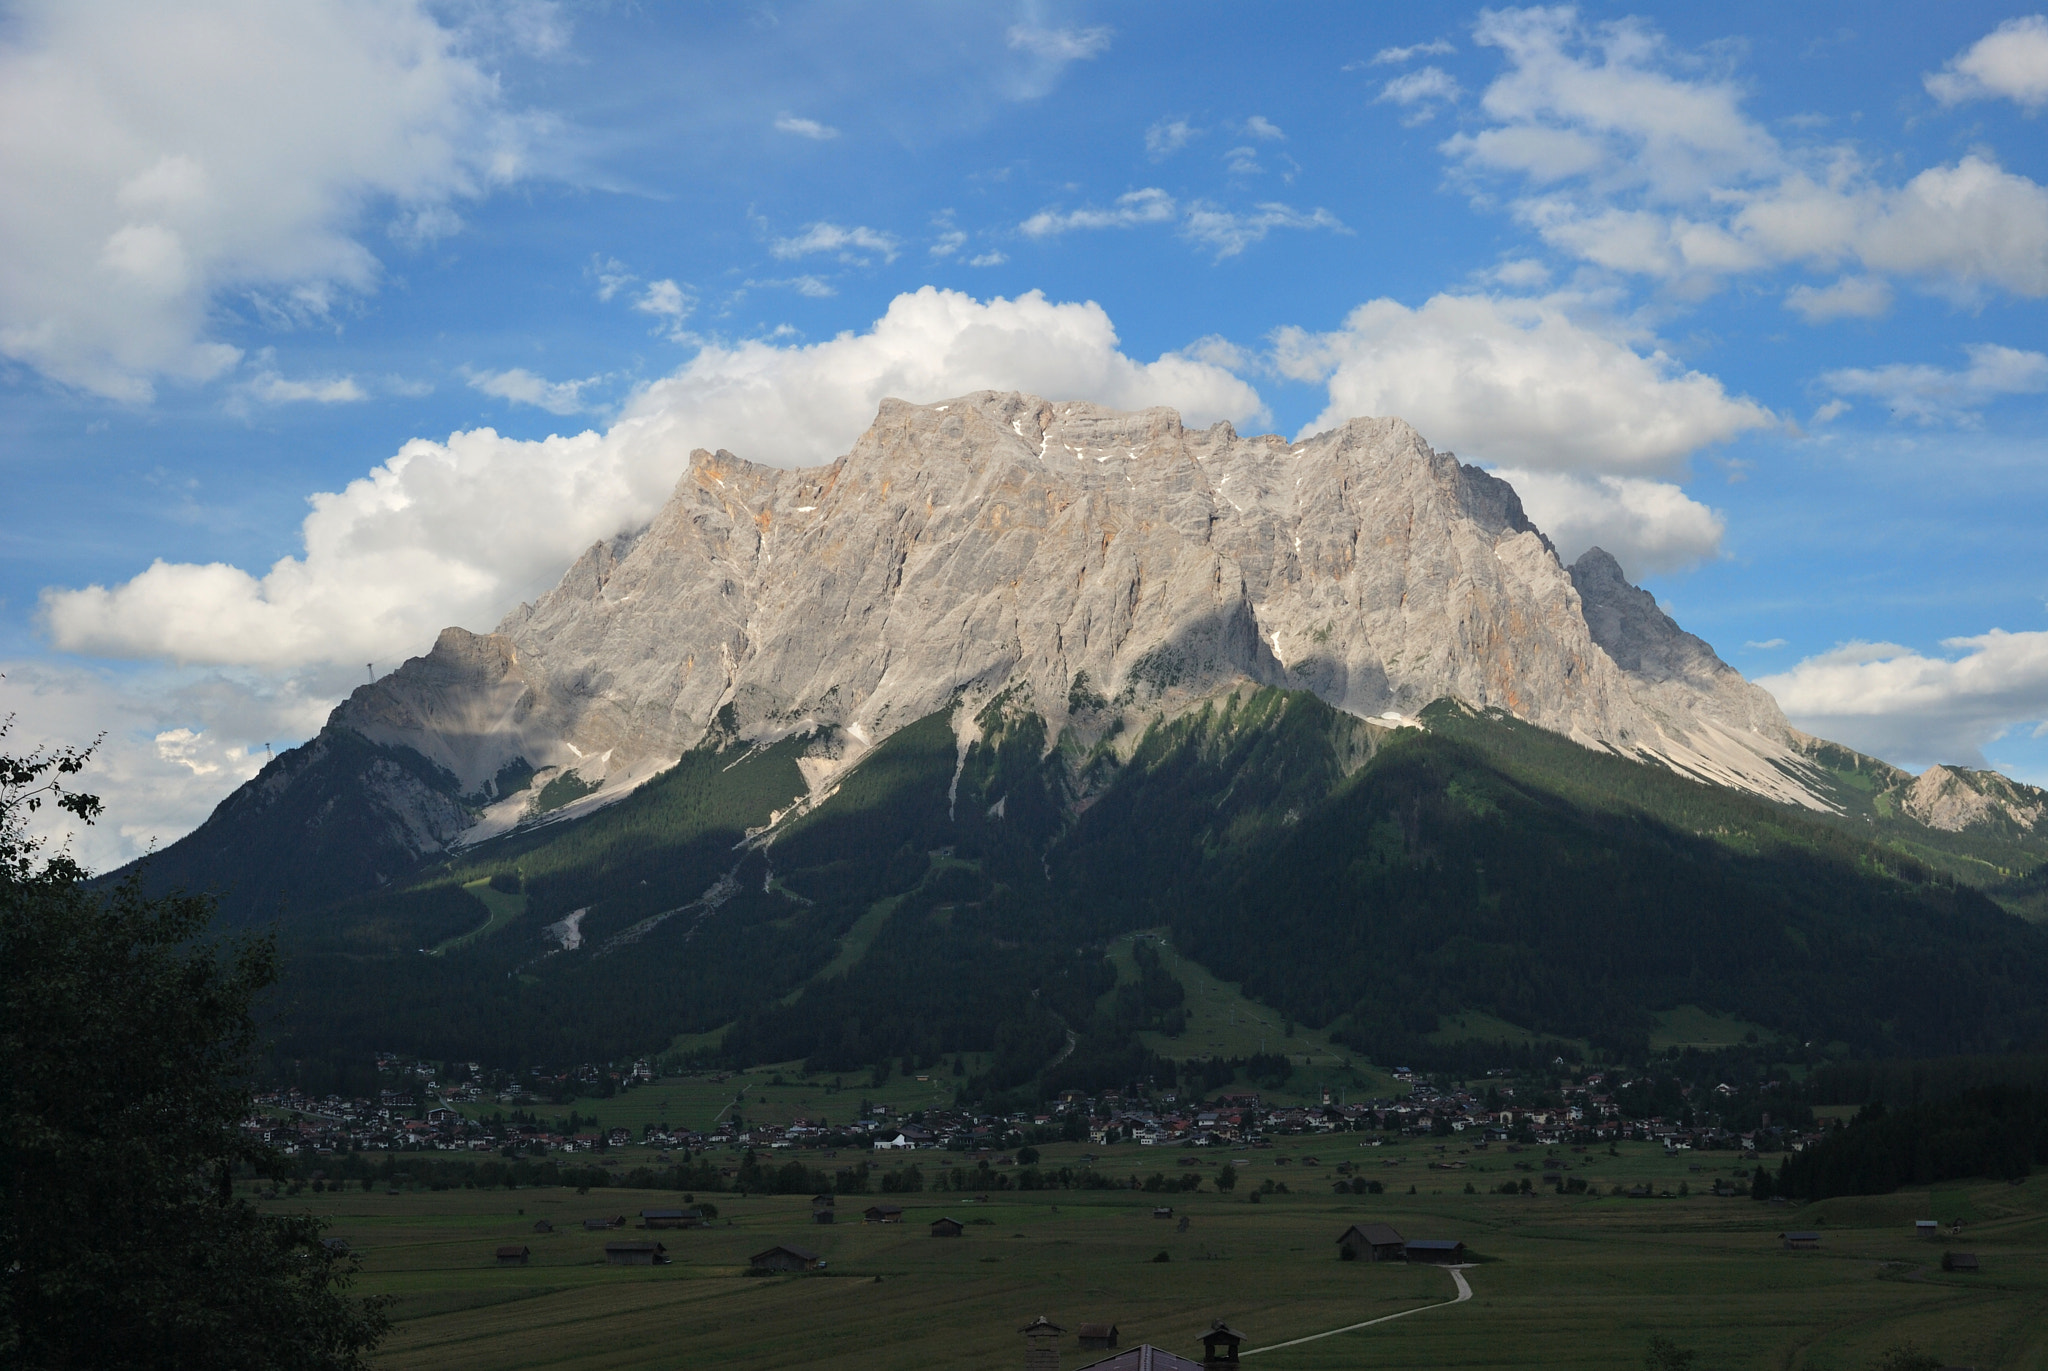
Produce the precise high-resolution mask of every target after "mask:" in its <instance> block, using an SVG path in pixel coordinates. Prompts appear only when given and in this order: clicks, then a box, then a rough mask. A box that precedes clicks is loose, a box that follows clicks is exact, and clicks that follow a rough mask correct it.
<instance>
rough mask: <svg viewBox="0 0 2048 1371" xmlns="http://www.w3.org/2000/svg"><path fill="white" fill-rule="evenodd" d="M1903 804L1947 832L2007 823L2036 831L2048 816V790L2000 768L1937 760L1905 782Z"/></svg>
mask: <svg viewBox="0 0 2048 1371" xmlns="http://www.w3.org/2000/svg"><path fill="white" fill-rule="evenodd" d="M1899 808H1900V809H1902V810H1904V811H1905V812H1906V813H1907V814H1908V815H1910V816H1911V817H1913V818H1915V819H1918V820H1919V821H1920V822H1921V823H1923V824H1926V825H1927V826H1928V827H1929V828H1938V829H1941V830H1942V831H1943V832H1945V833H1961V832H1964V831H1965V830H1968V829H1973V828H1984V827H1992V826H1997V827H2003V826H2005V825H2011V826H2012V827H2013V828H2016V829H2018V830H2020V831H2021V832H2023V833H2033V832H2035V831H2037V830H2039V829H2040V828H2041V826H2042V821H2043V820H2044V819H2048V791H2042V790H2038V789H2036V788H2035V787H2033V786H2030V785H2022V784H2020V783H2019V782H2017V781H2013V780H2011V779H2009V778H2007V777H2005V776H2001V775H1999V774H1998V773H1997V772H1996V771H1972V770H1969V769H1968V768H1966V767H1959V766H1931V767H1929V768H1927V770H1925V771H1923V772H1922V773H1920V775H1919V776H1917V777H1915V778H1914V780H1913V782H1912V784H1911V785H1910V786H1908V787H1904V788H1903V793H1902V794H1901V795H1900V797H1899Z"/></svg>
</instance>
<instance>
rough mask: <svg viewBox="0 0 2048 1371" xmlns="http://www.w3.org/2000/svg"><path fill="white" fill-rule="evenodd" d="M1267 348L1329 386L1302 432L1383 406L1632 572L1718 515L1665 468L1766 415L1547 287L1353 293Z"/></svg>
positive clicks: (1305, 376)
mask: <svg viewBox="0 0 2048 1371" xmlns="http://www.w3.org/2000/svg"><path fill="white" fill-rule="evenodd" d="M1274 342H1275V347H1274V362H1275V365H1276V366H1278V368H1279V369H1280V370H1281V371H1282V372H1283V373H1284V374H1286V375H1289V376H1292V377H1295V378H1296V379H1300V380H1320V381H1323V382H1324V383H1325V384H1327V386H1328V387H1329V396H1330V401H1329V405H1328V407H1327V408H1326V409H1324V411H1323V413H1322V414H1321V415H1319V416H1318V417H1317V418H1316V419H1315V420H1314V421H1313V422H1311V423H1310V424H1308V425H1307V426H1306V427H1305V428H1304V429H1303V430H1302V433H1303V434H1304V435H1306V434H1308V433H1312V432H1316V431H1318V430H1320V429H1325V428H1329V427H1332V426H1334V425H1336V424H1340V423H1342V422H1343V421H1344V420H1345V419H1348V418H1350V417H1352V416H1354V415H1360V414H1376V415H1395V416H1398V417H1400V418H1403V419H1406V420H1407V421H1408V422H1409V423H1411V424H1413V425H1414V426H1415V427H1416V429H1417V430H1418V431H1420V432H1421V433H1422V435H1423V436H1424V437H1425V438H1427V439H1428V440H1429V441H1430V442H1431V443H1432V444H1433V445H1435V446H1436V447H1438V448H1441V449H1445V450H1449V451H1455V452H1457V453H1458V455H1459V456H1460V457H1462V458H1463V459H1465V460H1466V461H1471V462H1476V463H1478V464H1480V465H1482V466H1486V467H1490V468H1494V469H1497V470H1498V471H1499V472H1500V473H1501V474H1502V475H1503V476H1505V477H1507V479H1509V480H1510V481H1511V482H1512V483H1513V484H1514V486H1515V488H1516V489H1517V490H1518V491H1519V492H1521V494H1522V497H1523V501H1524V504H1525V505H1526V506H1527V508H1528V509H1529V513H1530V517H1531V518H1533V519H1535V520H1536V523H1537V525H1538V526H1539V527H1541V528H1542V529H1543V530H1544V531H1545V532H1546V533H1548V534H1549V535H1550V536H1551V538H1552V539H1553V541H1555V542H1556V543H1557V544H1558V547H1559V551H1560V552H1561V553H1563V554H1565V555H1566V556H1567V557H1568V558H1569V557H1573V556H1576V555H1577V554H1578V553H1579V552H1581V551H1583V550H1584V549H1585V548H1586V547H1588V546H1591V545H1593V544H1595V543H1597V544H1599V545H1600V546H1602V547H1604V548H1606V549H1607V550H1608V551H1609V552H1612V553H1614V555H1615V556H1616V558H1617V559H1618V560H1620V561H1621V563H1622V565H1623V566H1624V567H1626V568H1628V570H1629V571H1630V573H1631V574H1641V573H1643V572H1645V571H1652V570H1665V569H1669V568H1672V567H1677V566H1683V565H1687V564H1690V563H1692V562H1696V561H1698V560H1700V559H1702V558H1705V557H1709V556H1711V555H1713V554H1714V552H1715V551H1716V550H1717V548H1718V547H1719V545H1720V539H1721V533H1722V527H1723V525H1722V519H1721V516H1720V515H1719V514H1717V513H1715V512H1714V511H1713V510H1711V509H1709V508H1708V507H1707V506H1705V505H1702V504H1700V503H1699V502H1698V501H1696V500H1694V499H1692V498H1691V497H1690V496H1688V495H1686V494H1685V492H1684V491H1683V490H1681V489H1680V488H1679V487H1678V486H1677V485H1676V484H1674V483H1672V482H1671V481H1670V480H1668V479H1659V478H1668V477H1671V476H1674V475H1677V474H1679V473H1681V472H1682V470H1683V468H1684V466H1685V464H1686V461H1687V459H1688V458H1689V457H1691V455H1692V454H1693V453H1695V452H1697V451H1699V450H1700V449H1701V448H1704V447H1709V446H1712V445H1714V444H1717V443H1722V442H1726V441H1728V440H1729V439H1731V438H1734V437H1736V436H1738V435H1740V434H1742V433H1744V432H1746V431H1749V430H1751V429H1757V428H1763V427H1767V426H1769V425H1772V424H1774V423H1776V422H1777V421H1776V419H1775V417H1774V416H1773V415H1772V414H1771V413H1770V411H1768V410H1766V409H1764V408H1763V407H1762V406H1761V405H1758V404H1757V403H1755V402H1754V401H1752V400H1749V399H1747V398H1743V397H1738V396H1731V395H1729V394H1728V393H1727V391H1726V389H1725V388H1724V387H1723V386H1722V385H1721V383H1720V381H1719V380H1717V379H1716V378H1714V377H1712V376H1708V375H1705V374H1703V373H1701V372H1698V371H1686V370H1684V369H1682V368H1680V367H1679V366H1678V365H1677V364H1676V363H1675V362H1673V361H1672V360H1671V359H1670V358H1669V357H1668V356H1666V355H1665V354H1664V353H1662V352H1660V351H1654V350H1653V351H1650V352H1648V353H1644V352H1639V351H1637V349H1636V348H1635V347H1634V346H1632V345H1631V342H1630V341H1629V340H1628V339H1626V338H1618V337H1615V336H1611V335H1610V334H1608V333H1605V332H1601V331H1599V330H1597V329H1594V328H1591V327H1588V326H1586V325H1584V324H1581V323H1579V322H1577V321H1575V320H1574V319H1573V318H1572V317H1571V315H1570V313H1569V312H1568V311H1567V310H1566V308H1565V307H1564V304H1563V303H1561V302H1559V301H1556V300H1548V299H1527V298H1519V297H1502V296H1491V295H1437V296H1434V297H1432V298H1431V299H1429V300H1428V301H1426V302H1425V303H1424V304H1423V305H1422V306H1421V307H1420V308H1416V309H1410V308H1408V307H1407V306H1405V305H1402V304H1400V303H1399V302H1397V301H1394V300H1385V299H1382V300H1374V301H1371V302H1369V303H1367V304H1364V305H1360V306H1359V307H1358V308H1357V309H1355V310H1353V311H1352V312H1351V314H1350V315H1349V316H1348V317H1347V318H1346V319H1345V321H1344V325H1343V327H1342V328H1340V329H1338V330H1336V331H1334V332H1331V333H1320V334H1317V333H1307V332H1304V331H1301V330H1291V329H1290V330H1282V331H1280V332H1279V333H1278V334H1276V335H1275V339H1274Z"/></svg>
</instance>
